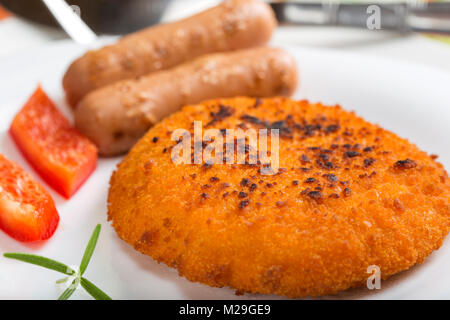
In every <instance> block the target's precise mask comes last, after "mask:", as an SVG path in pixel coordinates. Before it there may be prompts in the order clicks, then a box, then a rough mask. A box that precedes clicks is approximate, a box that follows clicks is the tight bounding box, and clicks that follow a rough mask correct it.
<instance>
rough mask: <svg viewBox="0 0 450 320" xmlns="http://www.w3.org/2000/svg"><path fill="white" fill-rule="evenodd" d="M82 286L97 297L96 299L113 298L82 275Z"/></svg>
mask: <svg viewBox="0 0 450 320" xmlns="http://www.w3.org/2000/svg"><path fill="white" fill-rule="evenodd" d="M80 283H81V286H82V287H83V288H84V289H85V290H86V291H87V292H88V293H89V294H90V295H91V296H92V297H93V298H94V299H95V300H112V299H111V298H110V297H109V296H108V295H107V294H106V293H104V292H103V291H102V290H100V289H99V288H98V287H97V286H96V285H95V284H93V283H92V282H90V281H89V280H88V279H86V278H83V277H81V282H80Z"/></svg>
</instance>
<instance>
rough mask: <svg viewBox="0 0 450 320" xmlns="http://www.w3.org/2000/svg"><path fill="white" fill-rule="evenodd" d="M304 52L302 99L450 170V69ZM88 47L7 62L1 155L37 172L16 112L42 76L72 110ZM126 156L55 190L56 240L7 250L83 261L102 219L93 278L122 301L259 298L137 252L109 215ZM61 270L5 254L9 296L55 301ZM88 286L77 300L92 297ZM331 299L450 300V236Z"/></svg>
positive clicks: (63, 47)
mask: <svg viewBox="0 0 450 320" xmlns="http://www.w3.org/2000/svg"><path fill="white" fill-rule="evenodd" d="M285 48H286V49H287V50H289V51H290V52H291V53H292V54H293V55H294V56H295V57H296V59H297V61H298V66H299V70H300V84H301V85H300V89H299V91H298V92H297V93H296V95H295V97H296V98H307V99H309V100H312V101H322V102H324V103H327V104H336V103H339V104H341V105H342V106H343V107H344V108H345V109H348V110H355V111H356V113H357V114H359V115H361V116H364V117H365V118H366V119H367V120H369V121H371V122H375V123H378V124H380V125H382V126H383V127H385V128H387V129H389V130H392V131H394V132H396V133H397V134H399V135H400V136H403V137H408V138H409V139H410V141H412V142H414V143H416V144H417V145H418V146H419V147H420V148H422V149H423V150H425V151H427V152H429V153H435V154H439V155H440V161H441V162H442V163H443V164H444V165H445V167H446V168H447V169H448V168H450V148H449V147H450V143H449V142H450V141H449V137H450V125H449V123H450V91H449V88H450V76H449V75H447V74H445V73H441V72H440V71H438V70H434V69H430V68H426V67H420V66H415V65H409V64H404V63H401V62H394V61H388V60H382V59H376V58H365V57H361V56H357V55H349V54H344V53H340V52H333V51H329V50H326V51H325V50H312V49H306V48H301V47H285ZM84 50H85V48H82V47H80V46H77V45H75V44H72V43H69V42H62V43H58V44H56V45H52V46H48V47H45V48H40V49H36V50H32V51H28V52H24V53H22V54H19V55H16V56H14V57H11V58H9V59H6V60H2V61H0V153H3V154H4V155H5V156H6V157H8V158H9V159H11V160H14V161H16V162H17V163H19V164H20V165H21V166H22V167H24V168H25V169H26V170H27V171H29V172H30V173H31V174H32V175H33V176H34V177H36V179H38V180H39V181H41V182H42V183H43V184H44V185H45V183H44V182H43V181H42V180H41V179H40V178H39V177H38V176H37V175H36V174H35V172H34V171H33V170H32V169H31V168H30V166H29V165H28V164H27V163H26V161H25V160H24V158H23V157H22V156H21V155H20V154H19V152H18V150H17V148H16V147H15V145H14V144H13V142H12V141H11V138H10V137H9V135H8V134H7V130H8V128H9V124H10V122H11V120H12V118H13V116H14V114H15V113H16V112H17V111H18V110H19V109H20V108H21V107H22V105H23V104H24V103H25V101H26V100H27V99H28V97H29V96H30V95H31V93H32V92H33V91H34V89H35V88H36V86H37V84H38V83H41V84H42V85H43V87H44V89H45V90H46V91H47V93H48V94H49V95H50V96H51V97H52V98H53V99H54V101H55V102H56V103H57V104H58V106H60V108H61V109H62V110H63V112H64V113H65V114H66V115H67V116H68V117H71V113H70V110H69V108H68V107H67V105H66V104H65V102H64V96H63V91H62V88H61V78H62V75H63V74H64V71H65V68H66V67H67V66H68V64H69V63H70V62H71V61H72V60H73V59H74V58H75V57H77V56H79V55H80V54H81V53H82V52H83V51H84ZM118 161H120V159H119V158H116V159H101V160H100V161H99V165H98V169H97V170H96V171H95V172H94V174H93V175H92V176H91V177H90V179H89V180H88V181H87V183H86V184H85V185H84V186H83V187H82V188H81V189H80V191H79V192H78V193H77V194H76V195H75V196H74V197H73V198H72V199H70V200H68V201H66V200H64V199H63V198H61V197H60V196H59V195H58V194H56V193H55V192H53V191H52V190H51V189H50V188H48V189H49V190H50V191H51V193H52V195H53V197H54V199H55V201H56V204H57V207H58V210H59V213H60V217H61V222H60V225H59V227H58V229H57V231H56V233H55V235H54V236H53V237H52V238H51V239H50V240H49V241H47V242H45V243H41V244H32V245H26V244H22V243H20V242H17V241H15V240H13V239H11V238H9V237H8V236H7V235H5V234H4V233H3V232H0V253H4V252H29V253H34V254H40V255H44V256H47V257H52V258H55V259H57V260H60V261H62V262H65V263H66V264H68V265H77V264H79V262H80V259H81V256H82V253H83V251H84V248H85V246H86V243H87V241H88V239H89V236H90V234H91V232H92V230H93V228H94V227H95V225H96V224H97V223H101V224H102V226H103V228H102V232H101V235H100V239H99V242H98V246H97V249H96V251H95V253H94V256H93V258H92V260H91V263H90V265H89V267H88V269H87V272H86V274H85V275H86V277H87V278H88V279H90V280H91V281H92V282H94V283H95V284H97V285H98V286H99V287H100V288H102V289H103V290H104V291H105V292H107V293H108V294H109V295H110V296H111V297H112V298H115V299H184V298H187V299H235V298H244V299H257V298H270V299H271V298H278V297H275V296H261V295H245V296H242V297H237V296H235V295H234V291H233V290H230V289H228V288H210V287H208V286H205V285H201V284H198V283H191V282H189V281H187V280H186V279H184V278H181V277H179V276H178V274H177V272H176V271H175V270H173V269H170V268H168V267H166V266H165V265H159V264H157V263H156V262H154V261H153V260H152V259H151V258H149V257H147V256H144V255H141V254H140V253H138V252H136V251H135V250H134V249H133V248H132V247H131V246H129V245H127V244H125V243H124V242H122V241H121V240H119V238H118V237H117V236H116V234H115V232H114V230H113V229H112V227H111V226H110V224H109V223H108V222H107V221H106V196H107V191H108V181H109V177H110V174H111V172H112V170H113V169H114V167H115V165H116V163H117V162H118ZM59 278H61V275H60V274H58V273H56V272H53V271H49V270H45V269H42V268H40V267H36V266H32V265H29V264H25V263H21V262H18V261H13V260H8V259H5V258H3V257H0V298H6V299H16V298H22V299H55V298H57V297H58V296H59V294H60V293H61V292H62V290H63V289H64V288H62V287H58V286H56V285H55V280H57V279H59ZM87 297H88V296H87V294H85V293H84V291H83V289H80V290H78V291H77V292H76V293H75V295H74V298H87ZM329 298H372V299H406V298H418V299H428V298H438V299H439V298H446V299H449V298H450V239H447V241H446V242H445V243H444V245H443V246H442V248H441V249H440V250H439V251H437V252H435V253H433V254H432V255H431V256H430V257H429V258H428V259H427V260H426V262H425V263H424V264H422V265H419V266H416V267H414V268H412V269H411V270H409V271H407V272H403V273H401V274H398V275H396V276H394V277H392V278H391V279H389V280H387V281H384V282H382V288H381V290H375V291H369V290H368V289H366V288H360V289H355V290H350V291H347V292H344V293H341V294H339V295H338V296H334V297H329Z"/></svg>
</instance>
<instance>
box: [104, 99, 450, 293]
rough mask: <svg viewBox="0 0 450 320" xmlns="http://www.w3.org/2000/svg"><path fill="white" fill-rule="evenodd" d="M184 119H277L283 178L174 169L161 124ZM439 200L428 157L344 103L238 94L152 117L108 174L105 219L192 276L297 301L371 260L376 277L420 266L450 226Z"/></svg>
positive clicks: (245, 123) (361, 271) (449, 205)
mask: <svg viewBox="0 0 450 320" xmlns="http://www.w3.org/2000/svg"><path fill="white" fill-rule="evenodd" d="M220 110H222V111H220ZM224 110H225V111H226V112H223V111H224ZM213 119H214V120H213ZM194 120H201V121H203V125H204V126H205V125H206V124H209V126H208V128H218V129H224V128H229V129H232V128H237V127H238V126H239V127H241V128H262V127H274V126H275V127H278V128H280V133H281V134H280V135H281V137H280V154H279V159H280V168H281V169H280V171H279V173H278V174H276V175H272V176H269V175H262V174H261V173H260V169H261V166H260V165H225V164H224V165H220V164H217V165H212V166H205V165H196V164H190V165H189V164H185V165H184V164H180V165H175V164H174V163H173V162H172V161H171V148H172V147H173V146H174V145H175V144H176V142H174V141H171V137H170V135H171V132H173V131H174V130H175V129H178V128H185V129H188V130H191V129H192V123H193V121H194ZM212 120H213V121H212ZM211 121H212V123H211ZM278 121H282V122H278ZM449 200H450V181H449V178H448V175H447V173H446V171H445V170H444V168H443V166H442V165H441V164H440V163H438V162H436V161H434V157H432V156H429V155H427V154H426V153H425V152H423V151H421V150H419V149H418V148H417V147H416V146H415V145H413V144H411V143H409V142H408V141H407V140H405V139H402V138H400V137H398V136H397V135H395V134H393V133H391V132H389V131H387V130H384V129H382V128H380V127H379V126H376V125H373V124H371V123H368V122H366V121H365V120H363V119H362V118H360V117H357V116H356V115H355V114H354V113H352V112H347V111H345V110H343V109H342V108H340V107H339V106H334V107H327V106H323V105H321V104H310V103H308V102H307V101H293V100H289V99H284V98H273V99H263V100H261V99H253V98H244V97H242V98H234V99H220V100H211V101H206V102H204V103H202V104H198V105H191V106H187V107H184V108H183V109H182V111H180V112H178V113H175V114H173V115H171V116H170V117H168V118H166V119H165V120H163V121H162V122H160V123H159V124H157V125H155V126H154V127H153V128H152V129H151V130H150V131H149V132H148V133H147V134H146V136H145V137H144V138H142V139H141V140H140V141H139V142H138V143H137V144H136V146H135V147H134V148H133V149H132V150H131V152H130V153H129V154H128V156H126V158H125V159H124V160H123V162H122V163H121V164H120V165H119V166H118V170H117V171H116V172H115V173H114V174H113V176H112V178H111V187H110V191H109V199H108V201H109V205H108V215H109V219H110V220H112V224H113V226H114V228H115V229H116V231H117V234H118V235H119V237H120V238H122V239H123V240H125V241H126V242H128V243H129V244H131V245H133V246H134V247H135V248H136V249H137V250H139V251H140V252H142V253H144V254H147V255H149V256H151V257H152V258H153V259H155V260H157V261H158V262H164V263H165V264H167V265H168V266H171V267H174V268H177V269H178V271H179V273H180V275H182V276H184V277H186V278H187V279H189V280H191V281H198V282H202V283H205V284H208V285H210V286H215V287H222V286H229V287H231V288H234V289H236V290H237V292H239V293H243V292H252V293H263V294H279V295H284V296H288V297H303V296H308V295H312V296H315V295H325V294H333V293H336V292H338V291H340V290H345V289H347V288H349V287H353V286H359V285H362V284H365V283H366V280H367V277H368V274H367V267H368V266H370V265H377V266H379V267H380V268H381V273H382V278H383V279H386V278H387V277H388V276H390V275H392V274H394V273H397V272H400V271H402V270H406V269H408V268H410V267H411V266H413V265H414V264H416V263H421V262H423V261H424V259H425V258H426V257H427V256H428V255H429V254H430V253H431V252H432V251H433V250H436V249H438V248H439V247H440V246H441V244H442V242H443V240H444V237H445V236H446V235H447V233H448V232H449V230H450V201H449Z"/></svg>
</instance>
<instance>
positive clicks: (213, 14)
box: [63, 0, 276, 107]
mask: <svg viewBox="0 0 450 320" xmlns="http://www.w3.org/2000/svg"><path fill="white" fill-rule="evenodd" d="M275 27H276V20H275V16H274V13H273V11H272V9H271V8H270V6H269V5H267V4H266V3H264V2H262V1H259V0H228V1H225V2H223V3H222V4H220V5H218V6H216V7H213V8H211V9H209V10H206V11H204V12H201V13H199V14H197V15H194V16H192V17H190V18H187V19H184V20H181V21H178V22H175V23H170V24H163V25H158V26H154V27H150V28H147V29H144V30H142V31H139V32H137V33H134V34H131V35H129V36H126V37H124V38H122V39H121V40H120V41H119V42H117V43H116V44H114V45H110V46H106V47H104V48H102V49H99V50H96V51H89V52H87V53H86V54H85V55H84V56H82V57H81V58H79V59H77V60H76V61H75V62H74V63H72V65H71V66H70V67H69V69H68V70H67V72H66V74H65V76H64V79H63V87H64V90H65V92H66V97H67V101H68V102H69V104H70V105H72V106H74V107H75V106H76V104H77V103H78V102H79V101H80V100H81V99H82V98H83V97H84V96H85V95H86V94H87V93H89V92H90V91H92V90H94V89H97V88H100V87H102V86H105V85H108V84H111V83H113V82H116V81H119V80H123V79H130V78H134V77H137V76H142V75H146V74H148V73H151V72H154V71H158V70H163V69H168V68H171V67H174V66H176V65H178V64H180V63H183V62H185V61H188V60H191V59H193V58H196V57H198V56H201V55H204V54H209V53H214V52H224V51H230V50H237V49H243V48H250V47H254V46H259V45H262V44H264V43H266V42H267V41H269V39H270V37H271V35H272V32H273V30H274V29H275Z"/></svg>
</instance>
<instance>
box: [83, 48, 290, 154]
mask: <svg viewBox="0 0 450 320" xmlns="http://www.w3.org/2000/svg"><path fill="white" fill-rule="evenodd" d="M296 86H297V70H296V65H295V61H294V58H293V57H292V56H291V55H289V54H288V53H287V52H285V51H283V50H280V49H275V48H267V47H261V48H254V49H247V50H241V51H236V52H231V53H216V54H212V55H206V56H203V57H200V58H197V59H195V60H193V61H192V62H188V63H185V64H182V65H180V66H177V67H175V68H173V69H169V70H165V71H160V72H156V73H152V74H150V75H148V76H145V77H141V78H140V79H137V80H123V81H120V82H117V83H114V84H112V85H109V86H106V87H103V88H100V89H98V90H96V91H93V92H92V93H90V94H88V95H87V96H86V97H85V98H84V99H83V100H82V101H81V102H80V104H79V105H78V106H77V108H76V110H75V124H76V126H77V127H78V128H79V129H80V130H81V131H82V132H83V133H84V134H85V135H86V136H87V137H89V138H90V139H91V140H92V141H93V142H94V143H95V144H96V145H97V146H98V148H99V153H100V155H103V156H113V155H118V154H121V153H124V152H126V151H128V150H129V149H130V148H131V147H132V146H133V145H134V144H135V143H136V142H137V140H138V139H139V138H140V137H141V136H143V135H144V133H145V132H146V131H147V130H148V129H149V128H150V127H151V126H152V125H153V124H155V123H156V122H158V121H159V120H161V119H162V118H164V117H165V116H167V115H169V114H170V113H172V112H174V111H177V110H178V109H179V108H180V107H182V106H183V105H186V104H193V103H199V102H201V101H203V100H206V99H213V98H221V97H233V96H240V95H246V96H256V97H268V96H277V95H283V96H289V95H291V94H292V93H293V92H294V90H295V88H296Z"/></svg>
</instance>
